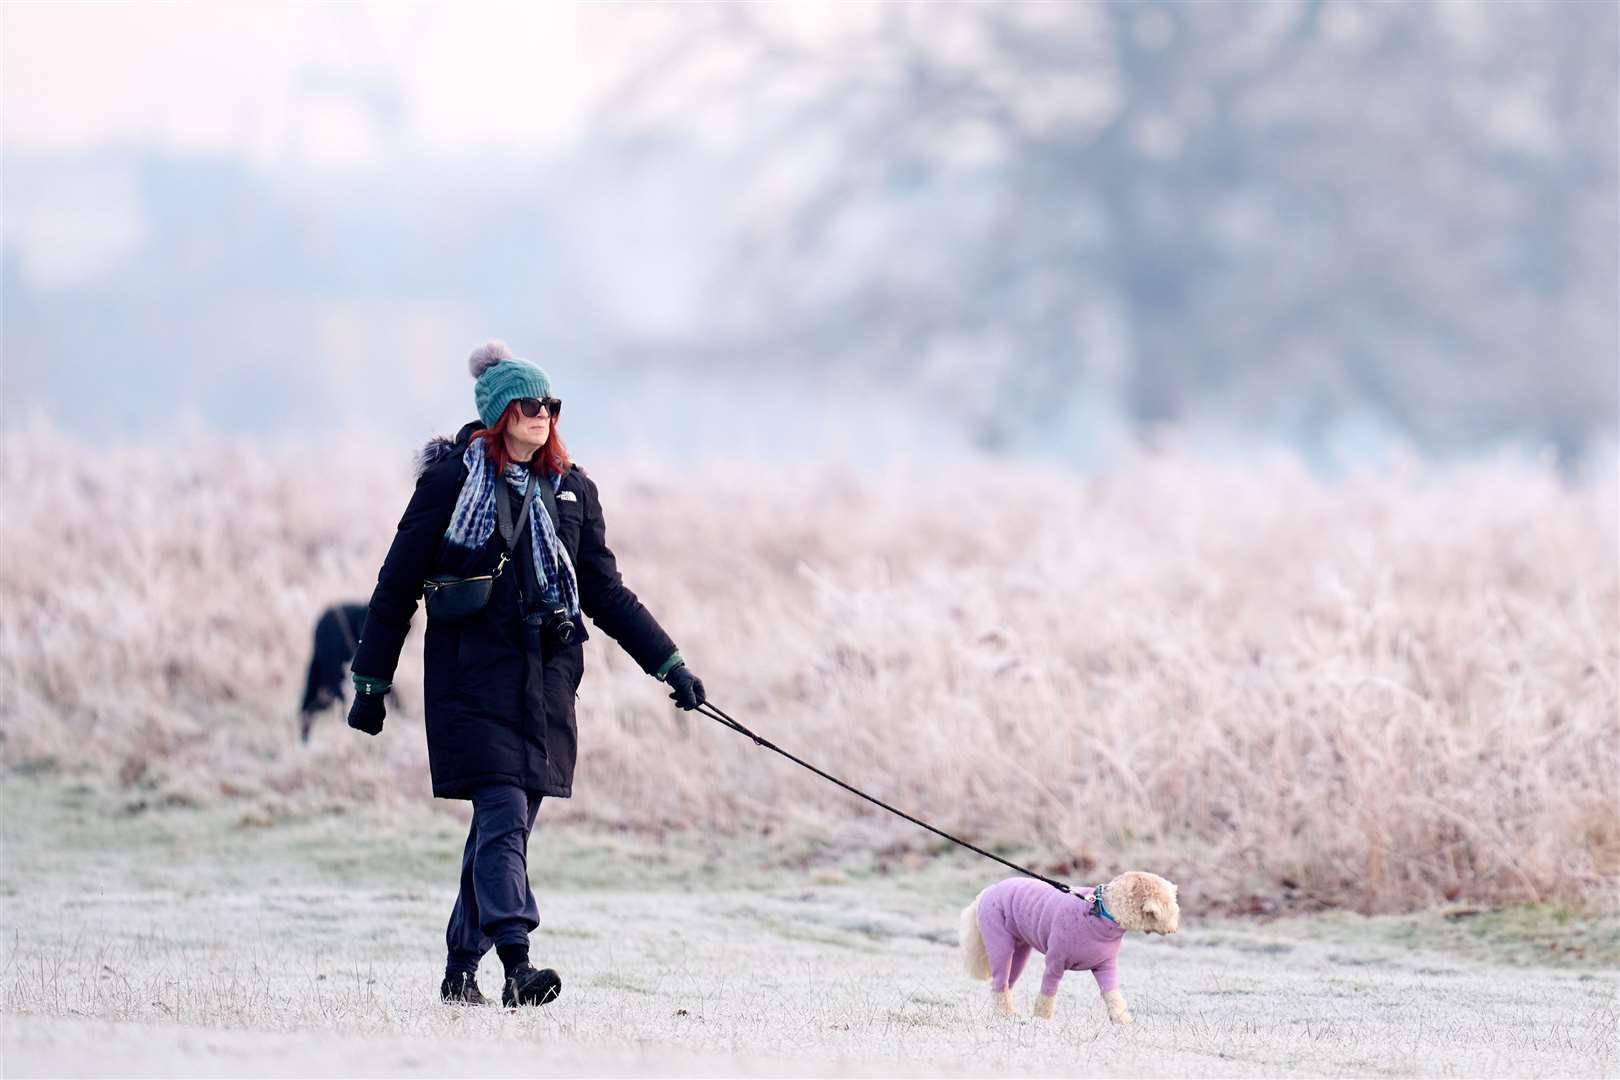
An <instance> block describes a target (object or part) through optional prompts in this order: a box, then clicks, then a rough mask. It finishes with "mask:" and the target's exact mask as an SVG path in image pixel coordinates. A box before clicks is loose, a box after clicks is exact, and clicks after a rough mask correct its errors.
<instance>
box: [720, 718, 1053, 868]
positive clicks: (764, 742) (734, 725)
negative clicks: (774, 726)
mask: <svg viewBox="0 0 1620 1080" xmlns="http://www.w3.org/2000/svg"><path fill="white" fill-rule="evenodd" d="M698 711H699V712H701V713H702V714H703V715H704V716H707V717H708V718H709V719H710V720H714V721H716V722H717V723H719V724H722V725H724V726H725V727H728V728H730V729H731V730H732V731H735V732H737V733H738V734H740V735H746V736H748V737H749V738H750V739H753V740H754V742H755V743H757V744H758V745H760V746H763V747H764V748H765V749H767V750H775V751H776V752H777V753H778V754H781V755H782V756H783V757H785V758H787V759H788V760H789V761H791V762H793V763H794V764H796V765H803V766H804V767H805V768H807V769H809V770H810V771H811V772H813V773H815V774H816V775H817V776H819V777H822V778H823V779H825V780H831V781H832V782H833V783H835V784H837V785H838V786H839V787H841V788H843V789H844V790H845V791H848V792H850V793H851V794H854V795H859V796H860V797H861V798H863V799H865V800H866V801H867V802H869V803H876V804H877V805H879V806H881V807H883V809H885V810H887V811H888V812H889V813H891V814H898V815H899V816H901V817H903V818H905V819H906V820H907V821H909V822H911V823H912V824H913V825H921V826H922V827H923V828H925V829H927V830H928V831H929V832H931V833H933V834H934V835H935V836H943V837H944V838H945V839H947V840H949V841H950V842H951V843H953V844H960V845H962V846H963V847H965V848H967V849H968V850H969V851H976V852H978V853H979V854H980V855H983V856H984V857H985V858H987V859H994V860H995V861H996V862H998V863H1000V864H1001V865H1002V866H1006V867H1010V868H1011V869H1013V870H1016V871H1018V872H1019V873H1020V874H1024V875H1026V876H1027V877H1032V878H1034V879H1036V880H1037V881H1044V882H1046V883H1047V884H1048V885H1050V886H1052V888H1054V889H1056V890H1057V891H1058V892H1065V893H1066V892H1072V891H1073V890H1072V889H1070V888H1069V887H1068V886H1067V885H1065V884H1063V882H1061V881H1053V880H1052V879H1051V878H1049V877H1046V876H1044V875H1042V874H1037V873H1036V872H1035V871H1033V870H1030V869H1029V868H1027V867H1023V866H1019V865H1018V864H1017V863H1015V862H1008V861H1007V860H1006V859H1003V858H1002V857H1001V856H1000V855H992V854H990V853H989V852H988V851H986V850H984V848H981V847H974V846H973V845H972V844H970V843H968V842H967V841H966V840H959V839H957V838H956V837H954V836H952V835H951V834H950V833H948V832H943V831H941V830H939V829H936V828H934V827H933V826H932V825H930V824H928V822H926V821H919V820H918V819H917V818H914V817H912V816H911V815H910V814H908V813H906V812H905V811H904V810H896V809H895V808H894V807H892V806H890V805H889V804H888V803H886V802H884V801H883V800H882V799H874V798H872V796H870V795H868V794H867V793H866V792H864V791H862V790H860V789H859V788H855V787H851V786H850V785H848V784H846V783H844V782H843V781H842V780H840V779H838V777H836V776H834V775H832V774H831V773H826V772H822V771H821V770H820V769H818V768H816V767H815V766H814V765H812V764H810V763H809V762H808V761H805V760H803V759H802V758H797V757H794V756H793V755H792V754H790V753H788V752H787V751H786V750H784V749H782V748H781V747H780V746H777V745H776V744H775V743H773V742H771V741H770V740H769V739H766V738H761V737H760V736H758V735H755V734H754V733H753V732H752V731H749V730H748V729H747V728H746V727H743V725H742V724H740V723H738V722H737V721H735V720H733V719H732V718H731V717H729V716H727V715H726V714H725V712H724V711H723V710H721V708H720V707H719V706H718V705H715V704H714V703H713V702H712V701H711V702H704V703H703V704H702V705H699V706H698Z"/></svg>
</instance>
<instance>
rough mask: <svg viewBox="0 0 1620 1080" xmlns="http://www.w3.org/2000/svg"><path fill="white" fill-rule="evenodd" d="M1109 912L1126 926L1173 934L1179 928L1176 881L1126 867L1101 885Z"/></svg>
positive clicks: (1130, 928)
mask: <svg viewBox="0 0 1620 1080" xmlns="http://www.w3.org/2000/svg"><path fill="white" fill-rule="evenodd" d="M1104 895H1105V897H1106V898H1107V900H1106V902H1107V904H1108V910H1109V913H1110V914H1112V915H1113V916H1114V918H1116V919H1118V920H1119V925H1121V926H1123V927H1124V928H1125V929H1127V930H1141V931H1142V932H1143V933H1148V934H1174V933H1175V932H1176V931H1177V930H1180V929H1181V905H1180V903H1178V902H1177V900H1176V884H1175V882H1173V881H1166V880H1165V879H1164V878H1162V877H1160V876H1159V875H1158V874H1149V873H1147V872H1146V871H1144V870H1129V871H1126V872H1125V873H1123V874H1121V875H1119V877H1117V878H1115V879H1114V880H1113V881H1110V882H1109V883H1108V884H1107V886H1105V892H1104Z"/></svg>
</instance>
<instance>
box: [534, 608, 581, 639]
mask: <svg viewBox="0 0 1620 1080" xmlns="http://www.w3.org/2000/svg"><path fill="white" fill-rule="evenodd" d="M540 637H541V639H542V640H544V641H547V642H549V643H550V644H552V645H572V644H573V643H574V620H573V619H570V618H569V617H568V609H567V608H562V607H556V608H551V609H549V610H546V611H543V612H541V614H540Z"/></svg>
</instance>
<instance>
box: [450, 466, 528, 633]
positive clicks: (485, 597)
mask: <svg viewBox="0 0 1620 1080" xmlns="http://www.w3.org/2000/svg"><path fill="white" fill-rule="evenodd" d="M537 482H538V477H537V476H536V475H535V474H534V473H532V472H531V473H530V474H529V483H528V486H527V487H526V488H524V490H523V509H522V511H521V512H519V514H518V519H517V524H516V525H513V526H511V527H510V528H509V527H508V524H507V523H508V519H509V517H510V514H509V513H508V512H507V507H506V500H505V499H504V498H503V497H502V496H503V495H504V494H505V492H503V491H501V490H500V486H502V485H505V483H506V480H505V479H504V478H502V477H497V478H496V480H495V483H496V485H497V487H496V489H495V508H496V521H497V523H498V524H499V525H500V530H501V539H502V540H504V541H506V550H505V551H503V552H501V561H500V562H498V563H496V564H495V569H494V570H493V571H491V572H490V573H488V574H475V575H473V576H472V577H453V576H451V575H448V574H441V575H439V576H438V577H430V578H428V579H427V580H426V581H424V582H422V597H423V600H424V601H425V602H426V605H427V613H428V618H430V619H437V620H438V621H440V622H460V621H461V620H463V619H466V618H468V617H469V616H472V615H476V614H478V613H479V612H480V611H483V610H484V607H485V605H487V604H488V603H489V596H490V593H491V592H492V591H494V588H495V579H496V578H498V577H500V576H501V571H502V570H504V569H506V564H507V562H508V560H509V559H510V558H511V553H512V551H513V550H514V548H516V546H517V538H518V536H519V535H520V534H519V530H520V529H522V528H523V527H524V526H525V525H527V524H528V522H529V501H530V499H531V498H532V496H533V495H534V488H535V484H536V483H537Z"/></svg>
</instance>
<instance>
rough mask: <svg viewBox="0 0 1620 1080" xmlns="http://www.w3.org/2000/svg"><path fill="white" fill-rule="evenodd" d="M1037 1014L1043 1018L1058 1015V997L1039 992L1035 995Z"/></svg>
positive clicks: (1046, 1018) (1047, 1018)
mask: <svg viewBox="0 0 1620 1080" xmlns="http://www.w3.org/2000/svg"><path fill="white" fill-rule="evenodd" d="M1035 1015H1036V1016H1037V1017H1039V1018H1040V1019H1042V1020H1050V1019H1052V1017H1054V1016H1056V1015H1057V998H1055V997H1047V996H1046V995H1045V994H1037V995H1036V997H1035Z"/></svg>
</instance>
